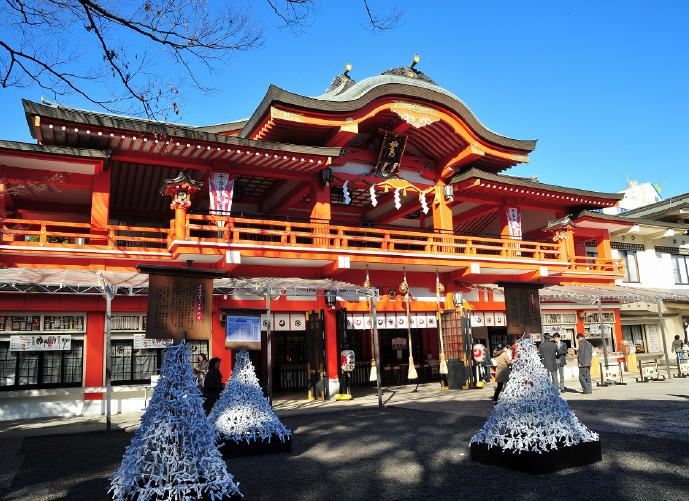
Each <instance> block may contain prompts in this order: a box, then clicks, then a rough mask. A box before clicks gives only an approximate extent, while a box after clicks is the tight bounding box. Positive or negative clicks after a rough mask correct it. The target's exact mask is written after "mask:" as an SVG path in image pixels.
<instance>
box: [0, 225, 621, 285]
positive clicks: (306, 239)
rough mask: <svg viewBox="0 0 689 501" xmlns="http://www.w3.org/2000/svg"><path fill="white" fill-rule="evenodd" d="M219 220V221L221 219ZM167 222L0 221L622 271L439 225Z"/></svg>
mask: <svg viewBox="0 0 689 501" xmlns="http://www.w3.org/2000/svg"><path fill="white" fill-rule="evenodd" d="M219 222H222V223H224V224H225V225H224V226H220V225H218V223H219ZM173 231H174V225H171V228H152V227H147V226H126V225H108V226H105V227H96V226H93V225H91V224H89V223H73V222H62V221H41V220H30V219H0V238H2V243H3V244H5V245H7V244H9V245H22V246H35V247H57V246H61V247H64V248H70V249H75V250H81V249H89V248H94V249H103V248H105V249H123V250H128V249H131V248H137V250H140V251H142V252H151V251H155V252H160V251H161V250H162V249H167V246H168V244H169V237H174V239H176V240H185V241H188V242H197V243H199V244H204V243H208V242H227V243H234V244H247V245H257V244H258V245H261V246H269V247H280V246H283V247H306V248H311V249H322V248H329V249H338V250H343V251H348V250H349V251H352V250H371V251H374V252H375V251H378V252H384V253H393V252H394V253H398V254H426V255H428V256H433V255H441V256H463V257H471V258H476V257H479V258H480V257H484V258H489V259H490V258H495V259H498V260H501V259H502V260H504V259H509V260H521V261H524V260H526V261H539V262H547V263H553V264H556V263H557V264H563V265H569V268H568V270H567V271H566V272H577V273H586V272H588V273H599V274H615V275H622V274H623V273H624V265H623V260H622V259H604V258H598V257H586V256H575V257H572V258H569V259H568V260H566V259H565V257H564V255H563V250H562V247H561V245H559V244H557V243H553V242H538V241H529V240H516V239H509V238H494V237H489V236H474V235H461V234H459V235H458V234H454V233H451V232H443V231H439V230H436V231H433V232H431V231H417V230H413V229H411V230H410V229H406V228H400V227H396V226H384V227H371V228H368V227H363V226H353V225H349V224H348V223H343V222H340V221H338V222H337V223H336V224H334V223H333V222H330V221H327V220H318V221H315V220H314V221H296V220H294V219H291V220H277V219H263V220H261V219H257V218H253V217H249V218H242V217H227V216H214V215H206V214H187V219H186V225H185V234H184V235H177V236H175V235H173Z"/></svg>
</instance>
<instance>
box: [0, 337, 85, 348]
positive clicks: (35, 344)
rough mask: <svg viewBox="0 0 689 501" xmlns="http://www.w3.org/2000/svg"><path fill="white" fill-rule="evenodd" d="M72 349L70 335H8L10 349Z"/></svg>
mask: <svg viewBox="0 0 689 501" xmlns="http://www.w3.org/2000/svg"><path fill="white" fill-rule="evenodd" d="M71 349H72V336H65V335H60V336H50V335H37V336H10V351H59V350H71Z"/></svg>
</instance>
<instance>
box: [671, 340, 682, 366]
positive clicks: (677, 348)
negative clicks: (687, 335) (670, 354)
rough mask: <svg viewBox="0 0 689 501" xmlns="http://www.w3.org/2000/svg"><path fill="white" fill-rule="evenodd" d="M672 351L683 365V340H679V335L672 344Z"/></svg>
mask: <svg viewBox="0 0 689 501" xmlns="http://www.w3.org/2000/svg"><path fill="white" fill-rule="evenodd" d="M672 351H674V352H675V355H677V360H679V362H680V363H682V362H683V361H684V360H683V356H682V340H681V339H680V338H679V335H676V336H675V340H674V341H673V342H672Z"/></svg>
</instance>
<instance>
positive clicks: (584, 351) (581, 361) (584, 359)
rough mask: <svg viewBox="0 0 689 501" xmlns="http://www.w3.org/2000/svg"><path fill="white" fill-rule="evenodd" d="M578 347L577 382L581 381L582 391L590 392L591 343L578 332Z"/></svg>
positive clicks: (591, 389)
mask: <svg viewBox="0 0 689 501" xmlns="http://www.w3.org/2000/svg"><path fill="white" fill-rule="evenodd" d="M577 341H578V342H579V349H578V350H577V362H578V365H579V382H580V383H581V390H582V393H592V392H593V388H592V387H591V357H592V356H593V345H591V343H589V342H588V341H587V340H586V338H585V337H584V335H583V334H582V333H581V332H580V333H579V334H577Z"/></svg>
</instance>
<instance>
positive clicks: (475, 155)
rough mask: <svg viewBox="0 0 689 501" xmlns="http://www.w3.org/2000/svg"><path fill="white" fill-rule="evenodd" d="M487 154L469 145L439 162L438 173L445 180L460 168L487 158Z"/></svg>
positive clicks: (452, 152)
mask: <svg viewBox="0 0 689 501" xmlns="http://www.w3.org/2000/svg"><path fill="white" fill-rule="evenodd" d="M485 154H486V153H485V152H484V151H483V150H481V149H480V148H477V147H476V146H474V145H473V144H470V145H468V146H467V147H466V148H464V149H462V150H455V151H451V152H450V153H448V154H447V155H445V156H444V157H443V158H441V159H439V160H438V171H440V178H441V179H444V178H446V177H448V176H451V175H452V174H454V173H455V170H456V169H457V168H458V167H462V166H464V165H467V164H470V163H471V162H473V161H474V160H478V159H479V158H481V157H483V156H485Z"/></svg>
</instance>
